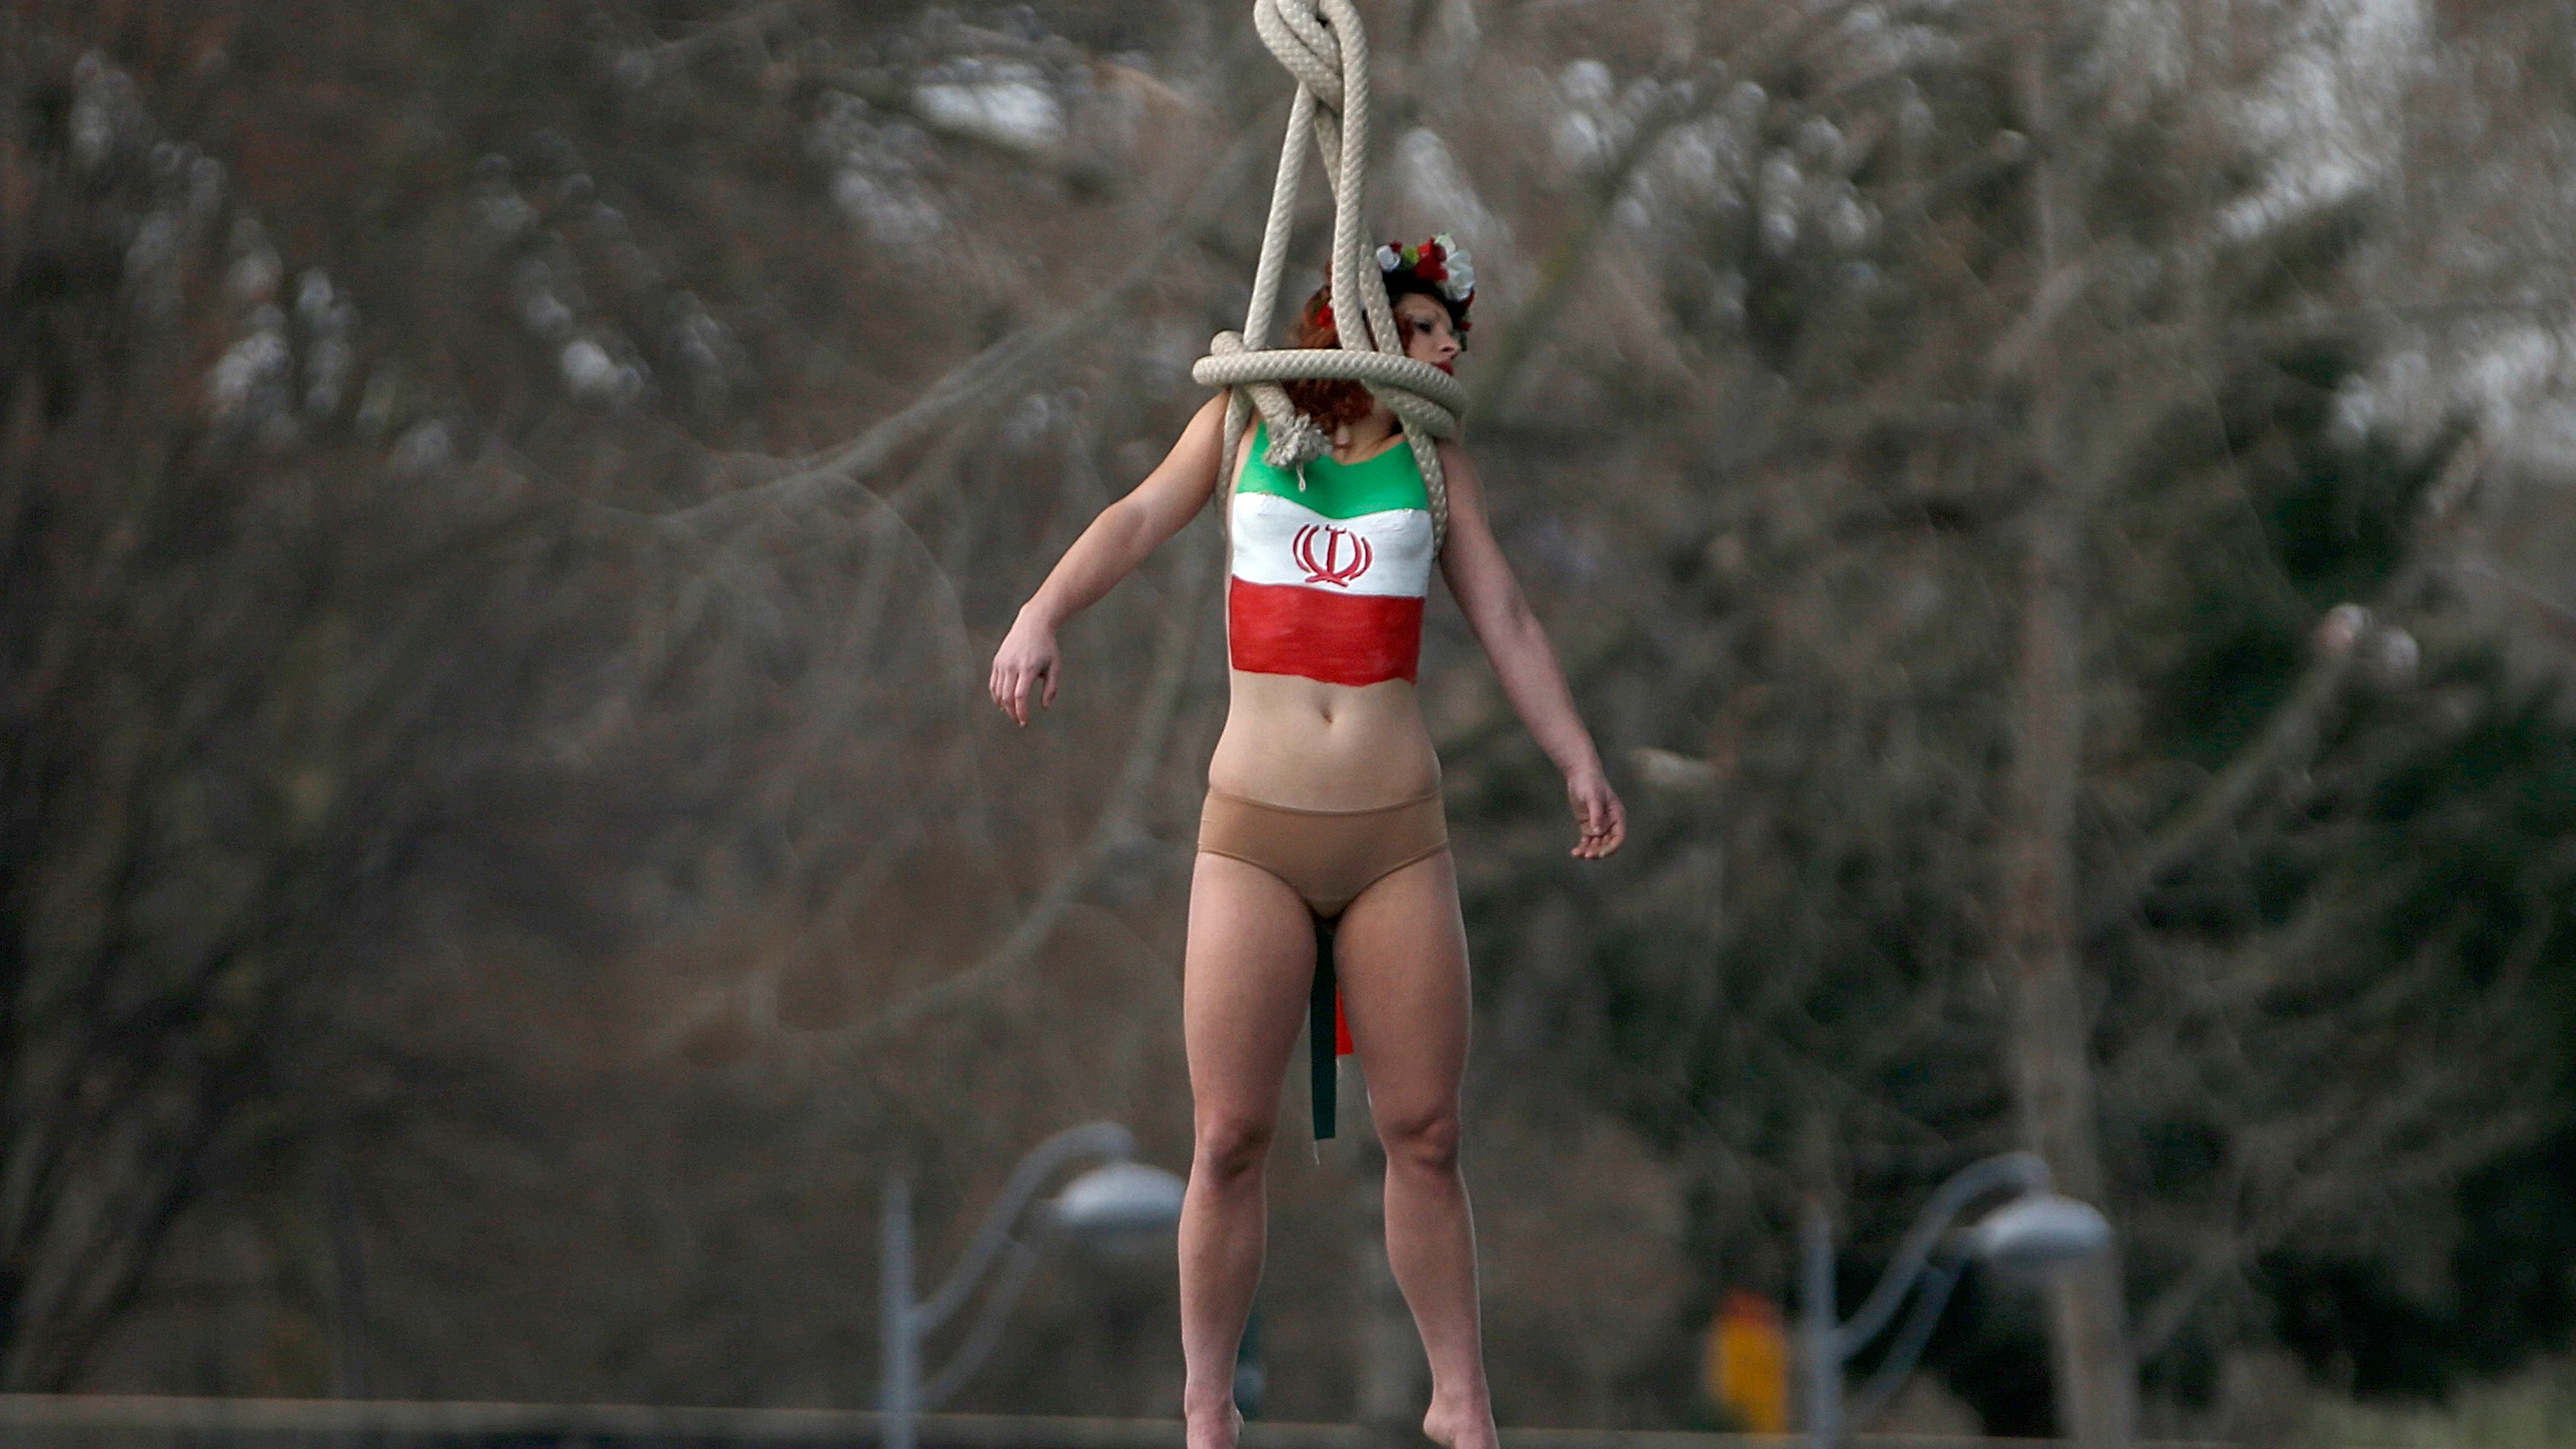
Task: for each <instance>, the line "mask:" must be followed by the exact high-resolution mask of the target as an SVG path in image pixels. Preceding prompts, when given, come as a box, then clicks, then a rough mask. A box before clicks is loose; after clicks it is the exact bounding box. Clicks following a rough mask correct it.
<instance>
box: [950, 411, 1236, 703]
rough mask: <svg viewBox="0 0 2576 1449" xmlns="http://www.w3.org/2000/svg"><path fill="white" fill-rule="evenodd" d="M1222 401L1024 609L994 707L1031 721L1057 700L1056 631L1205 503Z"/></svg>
mask: <svg viewBox="0 0 2576 1449" xmlns="http://www.w3.org/2000/svg"><path fill="white" fill-rule="evenodd" d="M1225 404H1226V394H1224V393H1222V392H1220V393H1218V394H1217V395H1216V396H1215V397H1214V398H1212V399H1210V400H1209V402H1208V404H1207V406H1205V407H1202V408H1200V409H1199V410H1198V413H1197V414H1196V415H1195V416H1193V417H1192V418H1191V419H1190V425H1189V426H1188V427H1186V428H1184V429H1182V430H1181V440H1180V441H1179V442H1177V443H1174V444H1173V445H1172V451H1171V453H1170V454H1169V455H1167V456H1166V457H1165V458H1164V459H1163V461H1162V463H1161V464H1160V465H1158V466H1157V467H1156V468H1155V469H1154V471H1153V472H1151V473H1148V474H1146V475H1145V481H1144V482H1142V483H1139V484H1137V485H1136V488H1135V491H1134V492H1132V493H1129V494H1128V495H1127V496H1126V497H1124V498H1121V499H1119V500H1118V501H1117V502H1115V503H1112V504H1110V505H1109V506H1108V507H1107V508H1104V509H1102V510H1100V516H1099V517H1098V518H1095V519H1093V520H1091V526H1090V527H1089V528H1086V529H1084V530H1083V531H1082V537H1080V538H1077V539H1075V540H1074V541H1073V547H1071V548H1069V549H1066V550H1065V551H1064V557H1063V558H1062V559H1059V560H1057V562H1056V566H1055V569H1054V571H1053V572H1051V573H1049V574H1048V575H1047V577H1046V582H1045V583H1043V584H1040V585H1038V591H1037V592H1036V593H1034V594H1031V595H1030V596H1029V601H1028V602H1027V603H1026V604H1023V605H1021V606H1020V616H1019V618H1017V619H1016V620H1014V621H1012V624H1011V632H1010V633H1009V634H1008V635H1006V636H1004V638H1003V640H1002V647H1001V648H1000V649H998V650H995V651H994V653H993V677H992V680H991V688H992V691H993V703H995V704H997V705H999V706H1001V709H1002V712H1003V713H1004V714H1007V715H1009V716H1010V717H1011V718H1012V720H1013V721H1015V722H1017V723H1019V724H1027V723H1028V722H1029V706H1030V705H1031V703H1033V702H1034V703H1035V704H1037V705H1038V706H1040V707H1041V708H1043V707H1047V706H1051V705H1053V704H1054V703H1055V691H1056V685H1057V682H1058V680H1059V678H1060V676H1061V675H1062V673H1063V662H1062V660H1060V659H1059V658H1058V657H1057V654H1056V647H1055V631H1056V630H1057V628H1058V627H1060V626H1061V625H1062V624H1063V623H1064V621H1065V620H1067V619H1070V618H1072V617H1073V616H1074V615H1076V614H1079V613H1081V612H1082V611H1083V610H1084V609H1087V608H1089V607H1091V605H1092V604H1094V603H1096V602H1098V600H1099V598H1100V596H1101V595H1103V594H1106V593H1108V592H1109V591H1110V589H1112V588H1113V587H1115V586H1116V585H1117V583H1118V581H1119V580H1120V579H1123V578H1125V577H1127V575H1128V574H1129V573H1130V572H1132V571H1133V570H1134V569H1135V567H1136V565H1138V564H1140V563H1143V562H1144V561H1145V556H1146V555H1147V554H1150V553H1152V552H1153V551H1154V550H1155V549H1157V548H1159V547H1161V546H1162V543H1163V540H1165V539H1167V538H1170V537H1171V536H1172V535H1173V534H1176V533H1178V532H1180V531H1181V529H1182V528H1183V527H1184V526H1186V525H1187V524H1188V523H1189V521H1190V520H1191V519H1192V518H1195V517H1197V516H1198V511H1199V510H1200V509H1201V508H1204V507H1206V506H1207V501H1208V495H1209V494H1210V493H1212V492H1214V491H1215V489H1216V479H1217V465H1218V462H1219V459H1218V454H1220V453H1222V452H1223V451H1224V450H1225Z"/></svg>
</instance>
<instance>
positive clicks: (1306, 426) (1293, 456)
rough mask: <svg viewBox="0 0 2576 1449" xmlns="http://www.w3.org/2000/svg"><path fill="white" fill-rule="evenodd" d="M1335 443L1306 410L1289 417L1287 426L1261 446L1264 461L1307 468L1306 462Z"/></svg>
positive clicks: (1302, 468) (1311, 460) (1326, 450)
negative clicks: (1265, 445)
mask: <svg viewBox="0 0 2576 1449" xmlns="http://www.w3.org/2000/svg"><path fill="white" fill-rule="evenodd" d="M1332 447H1333V443H1332V440H1331V439H1330V438H1327V437H1325V436H1324V430H1323V429H1322V428H1319V427H1317V426H1315V420H1314V419H1313V418H1310V417H1308V416H1306V415H1305V414H1304V413H1297V414H1295V415H1293V416H1292V417H1290V418H1289V420H1288V426H1286V427H1284V428H1281V429H1280V430H1279V431H1278V432H1276V433H1273V434H1272V435H1271V437H1270V446H1269V447H1267V448H1264V449H1262V450H1261V461H1263V462H1265V463H1268V464H1269V465H1270V466H1271V467H1273V468H1288V469H1294V470H1296V471H1297V472H1299V473H1301V474H1302V473H1303V472H1304V471H1305V467H1306V465H1307V464H1309V463H1311V462H1313V461H1315V460H1316V459H1317V458H1320V457H1322V456H1324V455H1325V454H1326V453H1328V452H1330V451H1332Z"/></svg>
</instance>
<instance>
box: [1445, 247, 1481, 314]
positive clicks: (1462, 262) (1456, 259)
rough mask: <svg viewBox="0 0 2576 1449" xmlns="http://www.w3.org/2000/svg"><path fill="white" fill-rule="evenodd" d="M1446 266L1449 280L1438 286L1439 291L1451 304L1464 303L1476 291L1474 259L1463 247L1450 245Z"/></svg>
mask: <svg viewBox="0 0 2576 1449" xmlns="http://www.w3.org/2000/svg"><path fill="white" fill-rule="evenodd" d="M1447 266H1448V268H1449V280H1447V281H1445V282H1442V283H1441V284H1440V290H1441V291H1442V292H1443V293H1446V294H1447V295H1448V298H1449V300H1450V301H1452V302H1464V301H1466V300H1467V298H1468V297H1470V296H1471V295H1473V294H1474V293H1475V290H1476V261H1475V259H1474V258H1473V257H1470V256H1468V255H1467V249H1466V248H1465V247H1462V246H1459V245H1457V244H1455V243H1450V244H1449V260H1448V263H1447Z"/></svg>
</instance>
